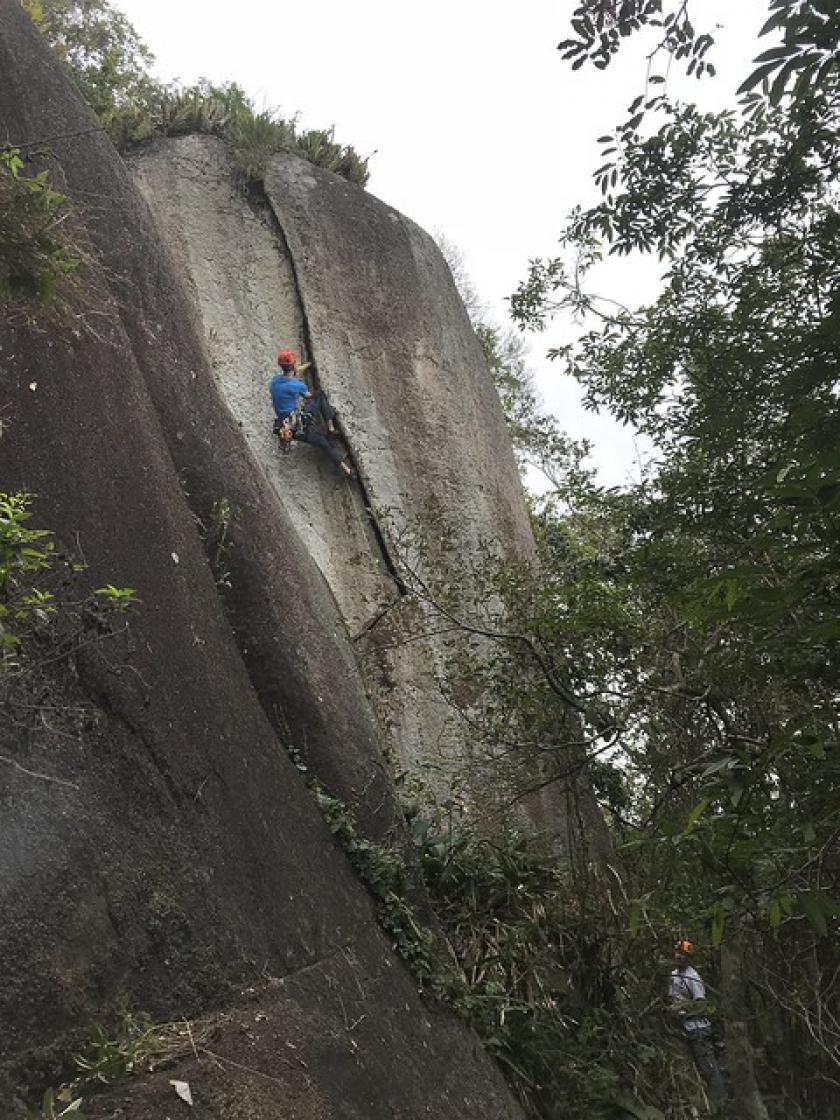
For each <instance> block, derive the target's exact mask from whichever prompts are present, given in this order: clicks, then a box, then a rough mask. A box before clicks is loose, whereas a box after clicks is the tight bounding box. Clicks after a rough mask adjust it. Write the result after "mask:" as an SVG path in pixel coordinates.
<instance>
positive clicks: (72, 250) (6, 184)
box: [0, 144, 85, 318]
mask: <svg viewBox="0 0 840 1120" xmlns="http://www.w3.org/2000/svg"><path fill="white" fill-rule="evenodd" d="M39 154H42V153H39ZM35 159H36V154H35V153H34V152H32V151H28V152H25V151H24V150H22V149H21V148H19V147H14V146H12V145H9V144H7V145H5V146H4V147H2V148H0V303H4V304H6V305H7V307H9V308H10V309H12V310H15V309H17V310H23V311H24V312H26V314H27V317H29V318H32V317H34V316H35V315H37V314H40V315H43V314H44V313H45V310H47V309H48V312H47V313H48V314H50V315H51V316H52V317H57V316H58V315H59V314H60V312H61V310H62V309H63V305H64V300H65V299H66V298H67V297H68V296H69V295H70V294H71V293H72V290H73V287H74V284H73V277H74V274H75V273H76V272H77V269H78V268H79V266H80V265H81V264H82V262H83V260H84V259H85V252H84V250H83V248H82V246H81V244H80V242H79V240H78V238H77V236H76V235H75V234H74V233H73V231H72V230H71V228H70V225H69V223H68V218H69V216H70V211H69V208H68V205H67V199H66V197H65V196H64V195H63V194H60V193H59V192H58V191H56V190H54V189H53V187H52V185H51V182H50V175H49V171H48V170H46V168H43V167H42V168H41V170H36V169H35V166H34V164H35ZM59 294H60V295H61V299H60V300H57V299H56V297H57V296H58V295H59Z"/></svg>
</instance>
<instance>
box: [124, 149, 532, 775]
mask: <svg viewBox="0 0 840 1120" xmlns="http://www.w3.org/2000/svg"><path fill="white" fill-rule="evenodd" d="M132 169H133V172H134V175H135V178H136V180H137V182H138V184H139V186H140V187H141V190H142V191H143V194H144V196H145V197H146V199H147V200H148V202H149V205H150V208H151V210H152V213H153V215H154V217H155V220H156V222H157V223H158V224H159V226H160V228H161V230H162V232H163V234H164V237H165V240H166V242H167V244H168V245H169V247H170V250H171V252H172V255H173V258H174V260H175V262H176V264H177V267H178V268H179V270H180V271H181V272H182V274H183V275H184V277H185V279H186V282H187V284H188V286H189V288H190V290H191V291H192V294H193V298H194V300H195V305H196V309H197V312H198V314H199V316H200V318H201V321H202V323H203V328H204V334H205V338H206V339H207V340H208V346H209V348H210V351H211V354H212V357H213V365H214V369H215V373H216V378H217V382H218V385H219V388H220V390H221V392H222V394H223V395H224V397H225V399H226V400H227V402H228V404H229V406H230V408H231V411H232V413H233V414H234V415H235V416H236V418H237V420H238V422H239V424H240V425H241V427H242V431H243V433H244V435H245V438H246V440H247V441H248V444H249V446H250V448H251V450H252V452H253V454H254V456H255V458H256V459H257V461H258V462H259V464H260V466H261V468H262V470H263V471H264V472H265V476H266V478H267V479H268V480H269V481H270V483H271V484H272V486H273V487H274V489H275V491H276V493H277V495H278V497H279V499H280V501H281V503H282V504H283V506H284V508H285V510H286V511H287V513H288V514H289V520H290V523H291V525H292V526H293V528H294V531H295V533H296V534H297V536H298V538H299V539H300V541H301V543H302V545H303V547H304V548H305V550H306V551H307V552H308V553H309V555H310V556H311V557H312V558H313V559H314V560H315V561H316V562H317V564H318V566H319V568H320V571H321V573H322V574H323V576H324V579H325V580H326V582H327V584H328V586H329V588H330V591H331V593H332V595H333V597H334V599H335V601H336V603H337V605H338V607H339V611H340V614H341V616H342V618H343V620H344V623H345V625H346V626H347V628H348V632H349V634H350V635H351V637H352V638H353V639H354V643H355V647H356V651H357V655H358V657H359V659H360V662H361V664H362V665H363V668H364V676H365V680H366V685H367V688H368V692H369V695H370V696H371V698H372V699H373V701H374V703H375V705H376V708H377V710H378V712H379V715H380V720H381V723H382V726H383V727H385V728H386V729H387V733H388V739H389V745H390V747H391V749H392V751H393V755H394V757H395V760H396V762H397V764H398V765H401V766H404V767H411V766H416V765H417V764H418V763H422V762H425V761H428V760H435V761H436V760H437V756H438V754H439V752H440V751H441V747H442V745H445V746H446V748H447V750H446V753H452V752H453V751H454V753H456V754H457V752H458V748H459V744H460V740H459V729H458V727H457V724H456V722H455V721H454V720H453V718H452V709H451V708H450V706H449V705H448V703H447V702H446V700H445V698H444V695H443V691H442V684H443V683H444V682H445V680H446V672H447V671H446V667H445V664H444V660H445V651H444V648H443V646H442V645H441V644H440V643H439V642H437V641H435V640H428V641H423V642H418V641H417V640H416V637H415V634H416V632H417V631H419V630H421V629H423V625H422V624H421V623H420V622H419V620H418V617H417V615H416V614H414V615H412V616H411V617H410V618H409V617H408V612H407V611H406V604H405V603H403V602H401V594H400V592H401V589H400V585H399V580H398V579H395V573H394V569H395V568H399V562H400V559H401V555H402V549H403V548H404V547H407V546H405V545H404V543H403V541H402V533H403V532H404V530H406V529H407V530H409V533H410V534H417V535H418V536H419V537H420V538H424V539H425V540H426V542H427V545H428V551H427V552H426V553H423V552H422V551H421V552H418V551H417V550H412V563H413V564H414V565H416V566H417V569H418V574H419V575H421V576H422V577H423V578H424V579H425V580H429V581H430V582H432V583H433V582H435V581H442V582H443V583H445V584H447V585H449V586H450V587H452V586H454V585H457V584H458V582H459V581H460V580H461V579H462V578H463V577H464V573H465V572H466V571H467V570H468V569H469V565H470V563H471V562H472V561H473V560H475V559H476V557H477V556H478V554H479V552H480V550H481V549H483V548H485V547H487V548H489V549H491V550H492V551H493V552H495V553H497V554H500V555H503V556H506V557H508V558H509V559H512V560H513V559H522V558H523V557H530V556H531V554H532V547H533V545H532V538H531V534H530V528H529V525H528V522H527V517H526V515H525V504H524V500H523V495H522V489H521V484H520V481H519V477H518V473H517V470H516V466H515V463H514V459H513V454H512V451H511V447H510V442H509V439H508V436H507V432H506V427H505V421H504V417H503V415H502V411H501V407H500V404H499V400H498V397H497V394H496V392H495V389H494V387H493V384H492V381H491V378H490V375H489V372H488V370H487V367H486V363H485V361H484V358H483V355H482V352H481V348H480V346H479V344H478V342H477V339H476V337H475V333H474V332H473V330H472V328H471V325H470V323H469V320H468V318H467V315H466V312H465V310H464V307H463V304H462V302H461V299H460V297H459V295H458V292H457V290H456V288H455V285H454V283H453V280H452V277H451V274H450V272H449V268H448V266H447V265H446V262H445V261H444V259H443V257H442V255H441V253H440V251H439V250H438V248H437V246H436V245H435V244H434V242H433V241H432V239H431V238H430V237H429V236H428V235H427V234H426V233H424V231H423V230H421V229H420V228H419V227H418V226H417V225H416V224H415V223H413V222H412V221H410V220H409V219H408V218H406V217H405V216H404V215H402V214H400V213H398V212H397V211H395V210H393V209H392V208H391V207H389V206H387V205H385V204H384V203H383V202H381V201H379V200H378V199H376V198H374V197H372V196H371V195H369V194H367V193H366V192H364V191H363V190H361V189H360V188H358V187H355V186H353V185H351V184H349V183H347V182H346V181H345V180H343V179H340V178H339V177H337V176H335V175H331V174H329V173H328V172H325V171H322V170H320V169H319V168H316V167H313V166H312V165H311V164H308V163H306V162H305V161H303V160H300V159H298V158H296V157H294V156H290V155H278V156H276V157H275V158H274V159H273V160H272V163H271V166H270V169H269V173H268V175H267V177H266V184H265V185H266V196H267V198H266V200H265V201H264V202H263V203H262V204H260V205H257V204H255V203H254V201H253V200H252V199H249V198H248V197H247V196H246V195H245V194H244V193H243V191H242V190H241V189H239V188H238V187H237V186H236V182H235V178H234V176H233V174H232V171H231V168H230V165H229V160H228V156H227V153H226V151H225V149H224V146H223V145H222V144H221V142H220V141H218V140H214V139H212V138H208V137H201V136H189V137H184V138H180V139H177V140H167V141H164V142H161V143H159V144H157V145H156V146H155V147H154V148H153V149H152V150H150V151H145V152H143V153H142V154H140V155H139V156H137V157H136V158H135V159H133V160H132ZM286 345H291V346H293V347H294V348H295V349H296V350H298V351H299V352H301V353H302V354H304V355H305V356H307V357H311V358H313V359H314V360H315V362H316V365H317V377H318V380H319V383H320V385H321V386H322V387H323V388H324V389H326V391H327V392H328V394H329V396H330V399H331V400H332V401H333V403H334V404H335V405H336V407H337V408H338V409H339V413H340V421H341V429H342V433H343V435H344V437H345V440H346V444H347V447H348V448H349V449H350V451H351V454H352V458H353V461H354V464H355V466H356V468H357V471H358V473H359V478H360V482H359V484H351V485H347V484H346V483H344V482H343V481H342V480H341V479H340V478H339V477H337V476H336V475H335V474H334V472H333V469H332V467H331V466H330V465H329V464H328V463H327V461H326V460H324V459H323V458H322V457H321V456H320V455H319V454H318V453H317V452H316V451H314V450H312V449H308V448H296V449H295V452H294V454H293V455H290V456H281V455H279V454H278V449H277V446H276V442H275V441H274V440H273V439H272V436H271V410H270V403H269V400H268V395H267V382H268V378H269V376H270V374H271V372H272V369H273V363H274V359H275V356H276V353H277V350H278V349H279V348H280V347H281V346H286ZM441 542H443V543H444V544H445V547H444V548H441V547H439V545H440V544H441ZM438 626H439V623H438V622H437V621H436V620H433V621H432V622H430V623H428V624H427V625H426V628H427V629H428V630H430V631H432V630H435V629H437V628H438ZM406 637H409V638H410V640H408V641H406V640H405V639H406Z"/></svg>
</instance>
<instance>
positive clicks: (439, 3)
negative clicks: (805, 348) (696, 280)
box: [113, 0, 768, 484]
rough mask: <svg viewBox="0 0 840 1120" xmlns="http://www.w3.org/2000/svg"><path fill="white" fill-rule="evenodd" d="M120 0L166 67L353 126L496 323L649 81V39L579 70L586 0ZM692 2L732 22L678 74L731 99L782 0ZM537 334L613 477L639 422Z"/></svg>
mask: <svg viewBox="0 0 840 1120" xmlns="http://www.w3.org/2000/svg"><path fill="white" fill-rule="evenodd" d="M113 2H114V3H115V6H116V7H118V8H120V9H121V10H122V11H123V12H124V13H125V14H126V16H127V17H128V18H129V20H130V21H131V23H132V24H133V25H134V27H135V28H136V29H137V31H138V32H139V34H140V36H141V37H142V39H143V40H144V41H145V42H146V44H147V45H148V46H149V48H150V49H151V51H152V52H153V53H154V55H155V57H156V66H155V72H156V73H157V75H158V76H159V77H161V78H163V79H165V80H169V79H173V78H178V79H180V80H181V81H182V82H184V83H186V84H189V83H191V82H194V81H196V80H197V79H198V78H201V77H205V78H209V79H210V80H211V81H213V82H217V83H221V82H224V81H235V82H237V83H238V84H239V85H241V86H242V87H243V88H244V89H245V90H246V92H247V93H248V94H249V95H250V96H251V97H252V98H253V99H254V100H255V101H256V103H257V106H258V107H259V108H273V109H276V110H278V111H279V112H280V113H281V114H282V115H283V116H285V117H291V116H294V115H295V114H298V117H299V125H300V127H301V128H327V129H329V128H331V127H333V126H334V127H335V138H336V139H337V140H338V141H339V142H341V143H343V144H349V145H352V146H353V147H354V148H355V149H356V151H358V152H359V153H360V155H362V156H368V155H370V156H371V160H370V171H371V176H370V182H369V183H368V190H369V191H371V192H372V193H373V194H375V195H376V196H377V197H379V198H381V199H383V200H384V201H385V202H387V203H388V204H389V205H391V206H394V207H395V208H396V209H397V210H400V211H401V212H402V213H404V214H406V215H407V216H408V217H410V218H412V219H413V220H414V221H415V222H417V223H418V224H419V225H421V226H422V227H423V228H424V229H426V230H428V231H429V232H430V233H432V234H439V233H440V234H443V235H444V236H445V237H446V238H447V239H448V240H449V241H450V242H452V243H453V244H454V245H455V246H457V247H458V248H459V249H460V250H461V252H462V253H463V257H464V266H465V269H466V272H467V274H468V275H469V277H470V279H471V281H472V283H473V286H474V287H475V289H476V292H477V294H478V296H479V297H480V298H481V300H482V301H483V302H484V303H485V304H486V305H487V309H488V318H490V319H492V320H493V321H495V322H496V323H498V324H499V325H506V323H507V307H506V302H505V301H506V297H508V296H509V295H511V293H512V292H513V291H514V290H515V289H516V287H517V285H518V284H519V283H520V281H521V280H523V279H524V278H525V275H526V273H527V268H528V262H529V261H530V260H531V259H533V258H536V257H541V256H550V255H551V254H552V252H553V249H554V247H555V245H556V239H557V235H558V233H559V230H560V228H561V226H562V224H563V219H564V217H565V216H566V215H567V214H568V212H569V211H570V210H571V209H572V207H573V206H575V205H577V204H579V203H582V204H586V203H587V202H590V201H595V200H596V194H595V188H594V186H593V185H592V182H591V173H592V171H593V170H594V169H595V167H596V166H598V162H599V161H598V154H599V153H598V146H597V144H596V142H595V141H596V138H597V137H598V136H600V135H602V134H604V133H607V132H609V131H611V129H612V127H613V126H614V125H615V124H617V123H618V122H620V121H621V120H622V119H623V118H624V115H625V112H624V111H625V109H626V108H627V106H628V105H629V103H630V102H631V101H632V100H633V98H634V97H635V96H636V95H637V94H639V93H641V92H643V88H644V77H645V71H646V63H645V59H644V47H643V44H641V43H639V44H636V45H635V46H633V48H632V49H630V50H626V52H625V53H626V57H622V56H619V59H618V60H617V61H615V62H613V63H612V64H611V65H610V67H609V69H608V70H606V71H603V72H601V71H596V70H594V69H592V68H591V67H589V66H586V67H584V68H583V69H581V70H579V71H576V72H574V73H573V72H572V71H571V69H570V67H569V65H568V64H567V63H564V62H563V61H562V60H561V58H560V54H559V52H558V51H557V49H556V46H557V43H558V42H560V40H561V39H564V38H566V37H568V34H569V32H568V26H567V19H568V16H569V14H570V13H571V11H572V10H573V8H574V7H575V4H574V2H573V0H422V3H420V4H416V5H406V6H403V5H401V4H399V3H395V2H394V0H355V2H347V0H293V2H292V3H286V4H277V3H271V2H268V0H113ZM694 9H695V10H696V16H695V21H696V22H698V21H699V20H700V18H702V19H703V20H705V21H708V23H707V25H705V26H709V27H711V28H714V26H715V25H716V24H719V25H720V30H719V32H718V33H717V38H718V43H717V45H716V47H715V48H714V53H713V54H712V55H710V56H709V59H710V61H713V62H714V63H715V64H716V66H717V68H718V71H719V75H720V76H719V77H718V78H716V79H714V80H712V81H708V80H703V81H702V82H697V81H696V80H691V79H688V80H682V81H679V83H678V82H677V79H678V75H677V74H676V68H674V69H673V72H672V76H671V79H670V84H669V92H670V93H671V95H672V96H681V97H683V98H684V99H686V98H688V97H691V98H697V99H701V98H702V101H703V104H704V105H707V106H708V107H722V106H723V105H725V104H727V103H731V102H732V94H733V91H734V90H735V89H736V88H737V86H738V85H739V84H740V82H741V81H742V80H743V79H744V77H746V75H747V74H748V73H749V64H750V61H751V59H752V58H754V57H755V54H756V53H757V52H758V49H759V48H758V47H757V44H756V33H757V31H758V29H759V28H760V26H761V25H762V23H763V22H764V20H765V19H766V18H767V9H768V3H767V0H694ZM705 26H704V29H705ZM761 49H764V44H762V47H761ZM661 88H662V87H659V89H658V90H657V92H659V90H661ZM625 271H626V270H625ZM652 275H654V273H652V272H651V269H650V268H647V269H645V268H642V267H639V266H634V271H633V274H632V276H631V277H629V278H628V277H626V276H625V277H624V279H622V280H620V281H617V283H619V284H620V285H623V286H625V291H624V292H622V291H618V292H612V293H611V294H613V295H616V294H617V295H618V296H619V298H624V299H625V300H627V301H628V302H632V300H633V295H628V294H627V290H626V288H627V286H628V285H629V287H630V288H631V289H632V291H633V293H634V294H635V292H636V291H638V290H639V288H640V287H644V286H645V285H647V286H648V289H649V290H650V287H649V286H650V282H651V276H652ZM566 329H567V330H568V327H567V328H566ZM531 338H532V341H531V361H530V365H531V366H532V367H533V369H534V370H535V372H536V374H537V383H538V385H539V388H540V391H541V392H542V394H543V397H544V400H545V403H546V406H547V407H548V408H549V409H550V410H551V411H553V412H554V413H555V414H556V415H557V416H558V417H559V419H560V421H561V423H562V425H563V427H564V428H565V429H566V430H567V431H568V432H569V434H570V435H572V436H577V437H580V436H586V437H588V438H589V439H591V440H593V442H594V443H595V445H596V451H595V454H594V462H595V463H596V464H597V466H598V469H599V473H600V475H601V478H602V480H603V481H604V482H606V483H608V484H617V483H619V482H621V481H623V480H624V479H625V477H626V476H627V474H628V471H632V464H633V462H634V460H635V458H636V449H635V445H634V441H633V437H632V434H631V433H630V432H629V431H627V430H626V429H622V428H619V427H618V426H617V425H615V424H614V423H612V421H610V420H609V418H607V417H598V416H594V415H593V414H592V413H589V412H585V411H584V410H583V409H582V408H581V407H580V405H579V403H578V402H579V396H580V393H579V390H578V388H577V386H576V385H575V384H574V382H572V381H571V380H570V379H569V378H567V377H565V376H563V374H562V373H561V371H560V369H559V367H558V366H556V365H554V364H552V363H549V362H547V361H546V360H545V359H544V358H543V354H544V353H545V350H546V349H547V346H548V345H549V342H550V341H552V339H551V337H550V336H546V335H534V336H531ZM554 341H556V338H555V339H554Z"/></svg>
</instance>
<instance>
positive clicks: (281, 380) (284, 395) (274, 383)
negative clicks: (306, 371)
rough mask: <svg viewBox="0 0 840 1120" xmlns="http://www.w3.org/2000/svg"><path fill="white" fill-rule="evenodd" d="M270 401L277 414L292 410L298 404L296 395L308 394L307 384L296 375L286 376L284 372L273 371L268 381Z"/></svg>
mask: <svg viewBox="0 0 840 1120" xmlns="http://www.w3.org/2000/svg"><path fill="white" fill-rule="evenodd" d="M268 388H269V392H270V393H271V403H272V404H273V405H274V411H275V412H276V413H277V415H278V416H284V415H285V414H286V413H287V412H294V410H295V409H296V408H297V406H298V397H305V396H308V395H309V386H308V385H305V384H304V383H303V382H302V381H298V380H297V378H296V377H287V376H286V375H285V374H284V373H275V375H274V376H273V377H272V379H271V381H270V383H269V386H268Z"/></svg>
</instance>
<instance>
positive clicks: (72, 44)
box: [21, 0, 159, 116]
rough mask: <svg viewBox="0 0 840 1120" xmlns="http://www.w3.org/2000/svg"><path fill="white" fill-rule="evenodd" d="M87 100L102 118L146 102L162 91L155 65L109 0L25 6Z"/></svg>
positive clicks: (43, 0) (38, 1) (32, 0)
mask: <svg viewBox="0 0 840 1120" xmlns="http://www.w3.org/2000/svg"><path fill="white" fill-rule="evenodd" d="M21 2H22V4H23V7H24V8H25V9H26V11H27V12H28V13H29V15H30V16H31V18H32V19H33V21H34V22H35V24H36V26H37V27H38V28H39V30H40V31H41V32H42V33H43V34H44V35H45V36H46V38H47V40H48V41H49V43H50V45H51V46H52V48H53V50H54V51H55V53H56V54H57V55H58V57H59V59H60V60H61V62H62V63H63V65H64V66H66V67H67V69H68V71H69V73H70V75H71V77H72V78H73V80H74V81H75V82H76V84H77V86H78V87H79V91H80V92H81V94H82V96H83V97H84V98H85V100H86V101H87V102H88V103H89V104H90V106H91V107H92V108H93V109H94V111H95V112H96V113H98V114H99V115H100V116H102V115H105V114H108V113H112V112H115V111H116V110H118V109H120V108H124V107H125V106H126V105H127V104H130V103H133V104H139V103H143V102H145V101H147V100H148V99H149V98H150V97H151V96H152V95H153V94H154V93H155V92H156V91H157V90H158V88H159V87H158V86H157V83H155V82H154V81H153V79H152V78H151V77H150V76H149V73H148V69H149V67H150V66H151V64H152V62H153V61H154V59H153V56H152V54H151V53H150V51H149V49H148V47H147V46H146V45H145V43H143V41H142V40H141V39H140V36H139V35H138V34H137V32H136V31H135V29H134V27H133V26H132V25H131V24H130V23H129V21H128V20H127V19H126V18H125V16H124V15H123V14H122V13H121V12H119V11H118V10H117V9H116V8H114V7H113V5H112V4H110V3H109V2H108V0H21Z"/></svg>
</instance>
